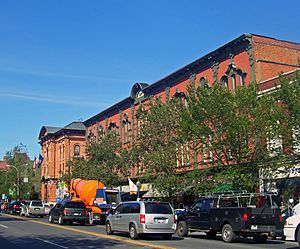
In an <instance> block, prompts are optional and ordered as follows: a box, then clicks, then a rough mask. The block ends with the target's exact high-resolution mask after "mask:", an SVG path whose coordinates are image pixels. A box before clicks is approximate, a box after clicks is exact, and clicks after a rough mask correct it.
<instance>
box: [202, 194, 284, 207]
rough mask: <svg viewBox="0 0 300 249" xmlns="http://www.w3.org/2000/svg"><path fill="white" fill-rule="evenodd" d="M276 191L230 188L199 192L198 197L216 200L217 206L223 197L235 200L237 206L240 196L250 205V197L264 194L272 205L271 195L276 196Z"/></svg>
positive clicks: (239, 203)
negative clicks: (258, 191) (249, 191)
mask: <svg viewBox="0 0 300 249" xmlns="http://www.w3.org/2000/svg"><path fill="white" fill-rule="evenodd" d="M277 195H278V192H262V193H257V192H255V193H248V192H247V191H246V190H232V191H224V192H211V193H209V192H208V193H201V194H199V195H198V197H199V198H211V199H216V200H217V207H219V206H220V201H221V200H224V199H233V200H234V201H236V204H237V206H238V207H240V205H241V199H242V198H248V199H249V200H248V203H249V206H250V203H251V199H252V198H254V197H259V196H264V197H266V198H270V203H271V205H272V207H273V201H272V197H273V196H277Z"/></svg>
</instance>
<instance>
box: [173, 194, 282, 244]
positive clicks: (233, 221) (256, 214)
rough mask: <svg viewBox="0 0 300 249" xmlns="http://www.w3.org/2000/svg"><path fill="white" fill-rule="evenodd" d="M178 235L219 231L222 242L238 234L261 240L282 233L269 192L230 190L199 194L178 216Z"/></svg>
mask: <svg viewBox="0 0 300 249" xmlns="http://www.w3.org/2000/svg"><path fill="white" fill-rule="evenodd" d="M177 221H178V224H177V234H178V236H179V237H185V236H187V235H188V233H189V232H194V231H204V232H206V235H207V237H208V238H214V237H215V236H216V234H217V233H221V234H222V239H223V241H224V242H227V243H229V242H233V241H234V240H235V239H236V238H237V237H239V236H242V237H253V239H254V241H255V242H258V243H263V242H265V241H266V240H267V238H268V235H272V234H273V235H274V234H275V235H277V236H282V234H283V221H282V216H281V214H280V209H279V208H278V206H277V205H276V203H274V202H273V200H272V194H265V195H263V194H262V193H261V194H259V193H241V194H239V193H233V194H216V195H213V196H208V197H201V198H200V199H199V200H197V201H196V202H195V203H194V204H193V205H192V206H191V207H190V208H187V209H186V211H185V212H183V213H178V215H177Z"/></svg>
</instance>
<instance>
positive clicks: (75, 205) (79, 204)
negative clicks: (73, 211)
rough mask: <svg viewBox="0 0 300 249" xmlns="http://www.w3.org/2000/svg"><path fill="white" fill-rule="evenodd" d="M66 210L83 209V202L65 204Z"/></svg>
mask: <svg viewBox="0 0 300 249" xmlns="http://www.w3.org/2000/svg"><path fill="white" fill-rule="evenodd" d="M66 208H85V205H84V203H83V202H78V201H76V202H67V203H66Z"/></svg>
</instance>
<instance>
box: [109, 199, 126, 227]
mask: <svg viewBox="0 0 300 249" xmlns="http://www.w3.org/2000/svg"><path fill="white" fill-rule="evenodd" d="M122 208H123V204H120V205H119V206H117V207H116V209H115V210H114V212H113V214H112V215H110V218H109V219H110V222H111V226H112V229H113V230H116V231H120V215H121V212H122Z"/></svg>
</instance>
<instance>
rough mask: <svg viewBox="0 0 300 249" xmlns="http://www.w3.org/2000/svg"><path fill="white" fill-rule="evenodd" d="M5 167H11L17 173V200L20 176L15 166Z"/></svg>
mask: <svg viewBox="0 0 300 249" xmlns="http://www.w3.org/2000/svg"><path fill="white" fill-rule="evenodd" d="M7 166H9V167H12V168H14V169H15V170H16V171H17V197H18V199H19V198H20V174H19V169H18V168H17V167H16V166H13V165H7Z"/></svg>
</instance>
